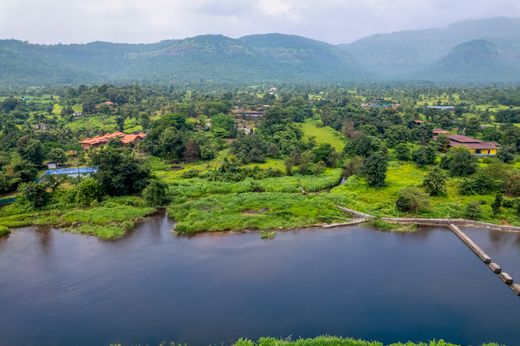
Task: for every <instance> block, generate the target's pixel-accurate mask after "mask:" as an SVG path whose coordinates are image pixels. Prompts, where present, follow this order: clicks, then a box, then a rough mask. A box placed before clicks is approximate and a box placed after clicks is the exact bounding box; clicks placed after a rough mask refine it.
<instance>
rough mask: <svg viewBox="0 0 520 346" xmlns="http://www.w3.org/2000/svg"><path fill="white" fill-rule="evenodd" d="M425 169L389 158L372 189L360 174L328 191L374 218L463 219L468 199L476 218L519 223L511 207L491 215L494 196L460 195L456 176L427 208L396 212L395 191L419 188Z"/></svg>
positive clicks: (487, 220) (458, 181) (494, 221)
mask: <svg viewBox="0 0 520 346" xmlns="http://www.w3.org/2000/svg"><path fill="white" fill-rule="evenodd" d="M427 173H428V170H427V169H425V168H420V167H418V166H417V165H415V164H413V163H402V162H396V161H392V162H390V164H389V167H388V173H387V179H386V185H385V186H384V187H383V188H380V189H375V188H371V187H369V186H368V185H367V184H366V182H365V180H364V179H363V178H361V177H357V176H352V177H350V178H349V179H348V180H347V182H346V183H345V184H344V185H341V186H338V187H335V188H334V189H332V191H331V193H332V194H334V195H338V196H342V197H343V198H345V199H346V206H347V207H348V208H352V209H354V210H358V211H361V212H364V213H368V214H371V215H374V216H378V217H408V216H409V217H413V216H419V217H425V218H465V214H464V211H465V208H466V206H467V205H468V204H469V203H471V202H475V201H476V202H480V203H481V209H482V215H481V218H480V221H486V222H491V223H497V224H500V223H501V222H502V221H506V222H508V223H510V224H512V225H520V217H519V216H518V215H516V214H515V213H514V211H513V210H512V209H506V208H502V211H501V213H500V214H499V215H497V216H495V215H493V211H492V208H491V204H492V203H493V201H494V199H495V195H494V194H493V195H470V196H463V195H460V194H459V192H458V185H459V183H460V181H461V179H460V178H450V179H449V180H448V186H447V190H448V191H447V195H446V196H439V197H431V198H430V199H429V200H430V207H429V208H428V209H427V210H425V211H423V212H420V213H417V214H406V213H402V212H399V211H398V210H397V209H396V207H395V202H396V200H397V197H398V193H399V191H400V190H401V189H404V188H406V187H410V186H417V187H419V186H420V185H421V184H422V182H423V179H424V177H425V176H426V174H427Z"/></svg>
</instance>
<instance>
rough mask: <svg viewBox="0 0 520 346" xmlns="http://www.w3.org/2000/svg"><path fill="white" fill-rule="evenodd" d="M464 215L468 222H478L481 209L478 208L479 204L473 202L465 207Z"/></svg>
mask: <svg viewBox="0 0 520 346" xmlns="http://www.w3.org/2000/svg"><path fill="white" fill-rule="evenodd" d="M464 215H465V216H466V217H467V218H468V219H470V220H478V219H480V217H481V216H482V209H481V208H480V202H478V201H473V202H471V203H469V204H468V205H467V206H466V209H465V210H464Z"/></svg>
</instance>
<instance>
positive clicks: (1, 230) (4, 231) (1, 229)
mask: <svg viewBox="0 0 520 346" xmlns="http://www.w3.org/2000/svg"><path fill="white" fill-rule="evenodd" d="M10 233H11V231H10V230H9V228H7V227H5V226H0V237H5V236H8V235H9V234H10Z"/></svg>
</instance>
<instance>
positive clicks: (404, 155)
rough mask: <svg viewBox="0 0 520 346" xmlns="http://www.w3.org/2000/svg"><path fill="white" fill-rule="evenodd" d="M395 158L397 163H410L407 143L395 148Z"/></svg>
mask: <svg viewBox="0 0 520 346" xmlns="http://www.w3.org/2000/svg"><path fill="white" fill-rule="evenodd" d="M395 156H396V157H397V159H398V160H399V161H410V159H411V158H412V152H411V150H410V146H409V145H408V143H400V144H399V145H397V146H396V147H395Z"/></svg>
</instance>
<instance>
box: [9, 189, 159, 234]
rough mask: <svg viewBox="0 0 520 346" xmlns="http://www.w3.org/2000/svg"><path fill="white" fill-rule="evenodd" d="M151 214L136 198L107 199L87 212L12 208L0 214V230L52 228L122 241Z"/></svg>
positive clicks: (61, 206) (65, 209)
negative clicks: (29, 227) (34, 227)
mask: <svg viewBox="0 0 520 346" xmlns="http://www.w3.org/2000/svg"><path fill="white" fill-rule="evenodd" d="M155 211H156V210H155V209H154V208H149V207H146V206H144V203H143V202H142V200H141V199H140V198H138V197H124V198H110V199H107V200H105V201H104V202H102V203H100V204H99V205H98V206H94V207H90V208H71V207H67V206H64V205H51V206H49V207H48V208H47V209H44V210H39V211H27V210H26V209H25V208H23V207H22V206H19V205H16V204H14V205H11V206H8V207H5V208H3V209H1V210H0V228H14V227H26V226H54V227H61V228H65V229H66V230H68V231H71V232H77V233H82V234H89V235H93V236H96V237H98V238H101V239H107V240H109V239H117V238H120V237H122V236H123V235H124V234H125V233H126V232H127V231H129V230H130V229H132V228H134V227H135V225H136V224H137V223H138V222H139V221H140V220H142V219H143V218H144V217H145V216H147V215H150V214H153V213H154V212H155Z"/></svg>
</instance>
